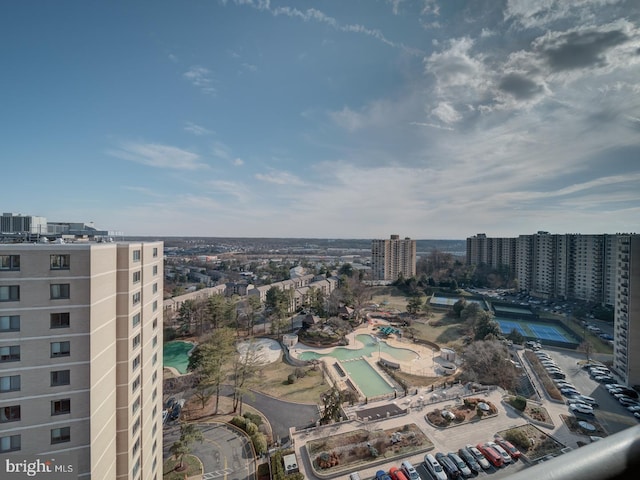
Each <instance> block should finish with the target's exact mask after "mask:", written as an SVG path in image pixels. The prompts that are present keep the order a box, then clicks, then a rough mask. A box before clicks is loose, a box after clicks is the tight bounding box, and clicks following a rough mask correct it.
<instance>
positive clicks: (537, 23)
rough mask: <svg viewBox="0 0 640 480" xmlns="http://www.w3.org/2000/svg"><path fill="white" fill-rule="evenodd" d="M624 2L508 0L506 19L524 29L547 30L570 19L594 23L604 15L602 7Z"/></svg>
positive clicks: (604, 0)
mask: <svg viewBox="0 0 640 480" xmlns="http://www.w3.org/2000/svg"><path fill="white" fill-rule="evenodd" d="M622 2H624V0H535V1H531V0H508V1H507V5H506V8H505V11H504V17H505V20H514V21H515V22H517V23H518V24H520V25H521V26H522V27H524V28H547V27H548V26H549V25H550V24H552V23H554V22H558V21H560V20H566V19H570V18H572V19H579V20H580V21H581V23H586V22H589V21H593V20H594V19H595V17H596V15H601V14H602V13H603V10H602V8H601V7H603V6H606V5H614V4H617V3H622ZM596 12H597V13H596Z"/></svg>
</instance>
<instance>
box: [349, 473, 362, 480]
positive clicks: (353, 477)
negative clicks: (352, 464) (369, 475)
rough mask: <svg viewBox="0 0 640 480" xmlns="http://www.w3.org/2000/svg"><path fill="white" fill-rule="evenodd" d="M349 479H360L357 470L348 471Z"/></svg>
mask: <svg viewBox="0 0 640 480" xmlns="http://www.w3.org/2000/svg"><path fill="white" fill-rule="evenodd" d="M349 480H360V474H359V473H358V472H353V473H350V474H349Z"/></svg>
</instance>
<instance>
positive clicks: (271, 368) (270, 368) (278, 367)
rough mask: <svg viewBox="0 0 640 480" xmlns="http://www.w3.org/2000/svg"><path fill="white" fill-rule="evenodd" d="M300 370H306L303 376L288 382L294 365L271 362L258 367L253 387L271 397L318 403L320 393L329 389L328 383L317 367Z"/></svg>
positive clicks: (294, 368)
mask: <svg viewBox="0 0 640 480" xmlns="http://www.w3.org/2000/svg"><path fill="white" fill-rule="evenodd" d="M298 368H299V367H298ZM301 370H304V371H305V372H306V374H305V376H304V377H302V378H297V379H296V381H295V383H293V384H289V382H288V381H287V378H288V377H289V375H290V374H292V373H295V371H296V367H292V366H291V365H287V364H286V363H284V362H283V361H280V362H276V363H272V364H270V365H267V366H265V367H262V368H261V369H260V371H259V372H258V374H257V375H256V377H255V380H254V381H256V382H257V383H256V384H255V387H253V388H255V390H258V391H260V392H262V393H265V394H267V395H271V396H272V397H277V398H281V399H283V400H288V401H291V402H301V403H318V402H319V401H320V394H321V393H323V392H326V391H327V390H329V385H328V384H327V382H326V381H324V379H323V378H322V372H321V371H320V368H319V367H318V369H317V370H315V371H314V370H311V367H303V368H301Z"/></svg>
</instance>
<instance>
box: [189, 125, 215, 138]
mask: <svg viewBox="0 0 640 480" xmlns="http://www.w3.org/2000/svg"><path fill="white" fill-rule="evenodd" d="M184 130H185V132H189V133H193V134H194V135H197V136H202V135H211V134H212V133H213V132H212V131H211V130H208V129H206V128H205V127H203V126H201V125H197V124H195V123H193V122H187V123H186V124H185V126H184Z"/></svg>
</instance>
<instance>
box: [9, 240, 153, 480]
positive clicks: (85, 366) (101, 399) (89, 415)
mask: <svg viewBox="0 0 640 480" xmlns="http://www.w3.org/2000/svg"><path fill="white" fill-rule="evenodd" d="M162 292H163V245H162V243H161V242H149V243H141V242H130V243H126V242H123V243H93V242H78V243H69V244H63V243H60V244H50V243H48V244H47V243H42V244H26V243H23V244H2V245H0V353H1V355H0V409H1V410H0V411H1V415H0V422H1V424H0V427H1V428H0V457H2V456H3V455H4V454H9V453H10V454H19V455H55V454H62V453H65V454H68V455H73V456H74V457H75V458H76V460H77V463H76V465H77V477H78V478H92V479H114V478H115V479H134V480H135V479H156V478H161V477H162V343H163V342H162V320H163V318H162V296H163V293H162Z"/></svg>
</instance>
